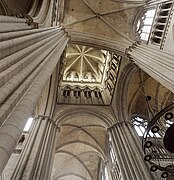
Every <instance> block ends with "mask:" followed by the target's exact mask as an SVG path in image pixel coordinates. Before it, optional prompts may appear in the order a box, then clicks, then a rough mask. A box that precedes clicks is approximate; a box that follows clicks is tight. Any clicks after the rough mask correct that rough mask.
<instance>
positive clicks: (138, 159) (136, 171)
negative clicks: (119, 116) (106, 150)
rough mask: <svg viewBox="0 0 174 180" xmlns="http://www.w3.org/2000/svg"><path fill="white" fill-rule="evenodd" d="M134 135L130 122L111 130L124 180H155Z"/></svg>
mask: <svg viewBox="0 0 174 180" xmlns="http://www.w3.org/2000/svg"><path fill="white" fill-rule="evenodd" d="M133 133H134V132H133V130H132V127H131V125H130V122H121V123H117V124H115V125H114V126H112V127H111V128H110V134H111V139H112V142H113V148H114V151H115V155H116V158H117V161H118V165H119V167H120V171H121V177H122V180H127V179H129V180H144V179H148V180H153V179H154V177H153V176H152V174H151V172H150V170H149V169H148V167H147V165H146V164H145V162H144V160H143V154H142V153H141V151H140V149H139V146H138V144H137V142H136V140H135V138H134V136H133Z"/></svg>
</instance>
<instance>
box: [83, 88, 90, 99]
mask: <svg viewBox="0 0 174 180" xmlns="http://www.w3.org/2000/svg"><path fill="white" fill-rule="evenodd" d="M84 95H85V97H87V98H90V97H91V91H90V90H88V89H85V90H84Z"/></svg>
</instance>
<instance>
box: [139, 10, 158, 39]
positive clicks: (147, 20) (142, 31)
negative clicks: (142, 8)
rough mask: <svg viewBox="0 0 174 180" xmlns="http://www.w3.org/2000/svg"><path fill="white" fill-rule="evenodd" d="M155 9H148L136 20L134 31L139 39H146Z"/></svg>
mask: <svg viewBox="0 0 174 180" xmlns="http://www.w3.org/2000/svg"><path fill="white" fill-rule="evenodd" d="M155 12H156V9H155V8H154V9H148V10H146V12H144V13H143V15H142V16H141V18H139V20H138V22H137V27H136V32H137V35H138V37H139V38H140V39H141V40H144V41H147V40H148V38H149V34H150V31H151V27H152V24H153V19H154V16H155Z"/></svg>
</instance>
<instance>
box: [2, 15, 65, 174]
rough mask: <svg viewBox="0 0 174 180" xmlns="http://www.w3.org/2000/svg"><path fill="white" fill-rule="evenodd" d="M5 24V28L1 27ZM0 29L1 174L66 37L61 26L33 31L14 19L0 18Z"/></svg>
mask: <svg viewBox="0 0 174 180" xmlns="http://www.w3.org/2000/svg"><path fill="white" fill-rule="evenodd" d="M6 22H7V24H8V23H9V25H8V26H9V27H8V26H4V24H6ZM15 24H18V25H19V24H21V25H19V26H18V25H15ZM13 25H14V26H13ZM25 26H26V27H27V28H25ZM0 27H4V29H3V28H2V29H3V30H2V31H1V28H0V33H1V32H3V33H1V34H0V103H1V104H0V107H1V108H0V124H1V128H0V162H1V163H0V174H2V171H3V169H4V167H5V165H6V163H7V161H8V159H9V157H10V155H11V153H12V152H13V149H14V147H15V145H16V143H17V141H18V139H19V137H20V135H21V133H22V131H23V128H24V126H25V124H26V122H27V119H28V118H29V117H30V116H31V115H32V113H33V111H34V108H35V106H36V103H37V100H38V98H39V97H40V95H41V92H42V90H43V89H44V86H45V84H46V82H47V81H48V79H49V77H50V76H51V75H52V73H53V70H54V69H55V67H56V65H57V63H58V61H59V59H60V56H61V54H62V52H63V51H64V49H65V46H66V44H67V42H68V37H67V34H66V33H65V32H64V30H63V29H62V28H61V27H50V28H42V29H33V27H32V25H30V23H29V24H27V20H25V19H20V18H14V17H4V16H0ZM7 27H8V28H7ZM18 27H20V29H19V28H18ZM28 27H29V28H28ZM5 29H6V30H5ZM19 30H20V31H19Z"/></svg>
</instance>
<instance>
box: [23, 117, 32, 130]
mask: <svg viewBox="0 0 174 180" xmlns="http://www.w3.org/2000/svg"><path fill="white" fill-rule="evenodd" d="M32 123H33V118H29V119H28V121H27V123H26V125H25V127H24V129H23V131H24V132H29V130H30V127H31V125H32Z"/></svg>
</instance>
